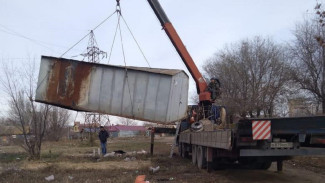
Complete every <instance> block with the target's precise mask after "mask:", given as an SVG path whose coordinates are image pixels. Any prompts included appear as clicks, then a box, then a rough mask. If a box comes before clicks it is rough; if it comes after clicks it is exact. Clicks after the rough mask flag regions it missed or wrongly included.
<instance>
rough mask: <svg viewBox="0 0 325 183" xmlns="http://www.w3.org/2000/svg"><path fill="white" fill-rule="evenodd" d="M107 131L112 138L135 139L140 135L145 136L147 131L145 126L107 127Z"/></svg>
mask: <svg viewBox="0 0 325 183" xmlns="http://www.w3.org/2000/svg"><path fill="white" fill-rule="evenodd" d="M105 129H106V130H107V131H108V133H109V134H110V137H134V136H138V135H145V133H146V130H147V129H146V127H144V126H126V125H115V126H105Z"/></svg>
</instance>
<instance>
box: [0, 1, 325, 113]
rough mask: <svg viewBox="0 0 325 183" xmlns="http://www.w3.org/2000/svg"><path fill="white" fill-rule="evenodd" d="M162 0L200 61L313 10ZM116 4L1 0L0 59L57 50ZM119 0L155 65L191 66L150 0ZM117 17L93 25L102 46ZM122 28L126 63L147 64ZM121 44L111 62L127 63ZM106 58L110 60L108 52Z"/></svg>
mask: <svg viewBox="0 0 325 183" xmlns="http://www.w3.org/2000/svg"><path fill="white" fill-rule="evenodd" d="M318 2H320V1H318ZM160 3H161V5H162V7H163V8H164V9H165V12H166V13H167V15H168V17H169V19H170V20H171V22H172V23H173V25H174V27H175V28H176V30H177V31H178V33H179V35H180V37H181V38H182V40H183V42H184V44H185V45H186V47H187V49H188V51H189V52H190V54H191V55H192V57H193V59H194V61H195V62H196V64H197V65H198V67H199V69H201V66H202V64H203V63H204V61H206V60H207V59H208V58H209V57H211V56H212V55H213V54H214V53H215V52H216V51H218V50H220V49H222V48H223V47H224V46H225V45H227V44H231V43H236V42H238V41H240V40H242V39H246V38H252V37H254V36H263V37H270V38H272V39H274V40H275V41H276V42H278V43H286V42H288V41H290V40H292V39H293V36H292V34H291V32H292V31H293V30H294V28H295V24H296V23H298V22H300V21H302V20H303V18H306V17H309V16H311V14H312V13H313V8H314V6H315V4H316V1H315V0H160ZM115 5H116V1H115V0H28V1H24V0H0V59H1V60H2V61H4V62H14V64H17V65H21V64H24V60H26V58H27V57H30V56H31V57H35V58H37V59H38V60H39V59H40V56H41V55H47V56H55V57H59V56H61V55H62V53H64V52H65V51H66V50H67V49H68V48H69V47H70V46H72V45H73V44H75V43H76V42H77V41H78V40H80V39H81V38H82V37H83V36H84V35H86V34H87V33H88V32H89V31H90V30H91V29H93V28H94V27H95V26H97V25H98V24H99V23H100V22H101V21H103V20H104V19H105V18H107V17H108V16H109V15H110V14H112V13H113V12H114V11H115ZM121 7H122V14H123V16H124V18H125V19H126V21H127V23H128V25H129V26H130V28H131V30H132V31H133V33H134V36H135V37H136V39H137V41H138V42H139V44H140V46H141V47H142V49H143V51H144V53H145V55H146V57H147V58H148V60H149V63H150V65H151V67H158V68H170V69H183V70H186V67H185V66H184V64H183V63H182V60H181V59H180V57H179V56H178V54H177V52H176V51H175V49H174V47H173V46H172V44H171V43H170V41H169V39H168V37H167V36H166V34H165V32H164V31H162V30H161V26H160V23H159V21H158V20H157V18H156V16H155V14H154V13H153V11H152V9H151V8H150V6H149V4H148V3H147V0H121ZM116 19H117V18H116V16H113V17H112V18H111V19H109V20H108V21H106V22H105V23H104V24H103V25H101V26H100V27H99V28H98V29H97V30H96V31H95V36H96V39H97V42H98V45H99V47H100V48H101V49H102V50H104V51H106V52H109V50H110V47H111V44H112V40H113V36H114V30H115V26H116V22H117V21H116ZM122 31H123V39H124V46H125V51H126V62H127V64H128V65H133V66H147V64H146V62H145V60H144V59H143V57H142V55H141V52H140V51H139V50H138V49H137V46H136V44H135V43H134V41H133V40H132V37H131V36H130V34H129V33H128V31H127V29H126V27H125V25H123V24H122ZM26 38H27V39H26ZM87 42H88V38H86V39H85V40H84V41H82V42H81V43H80V44H78V45H77V46H76V47H75V49H73V50H71V51H70V52H68V53H67V54H66V55H65V56H64V57H65V58H74V59H81V58H82V57H74V56H77V55H79V54H80V53H83V52H84V50H85V49H86V47H87ZM120 50H121V46H120V43H119V41H118V40H116V44H115V46H114V49H113V53H112V59H111V62H110V64H116V65H123V59H122V54H121V51H120ZM102 63H107V59H104V60H102ZM38 64H39V63H38ZM190 90H191V91H190V94H191V93H194V92H195V91H194V82H193V80H192V79H191V82H190ZM0 94H1V96H0V98H1V99H0V102H1V103H0V104H2V105H4V104H5V101H4V99H3V98H4V97H3V93H0ZM0 109H1V108H0ZM0 115H1V113H0Z"/></svg>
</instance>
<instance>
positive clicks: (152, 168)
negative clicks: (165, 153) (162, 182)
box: [149, 166, 160, 173]
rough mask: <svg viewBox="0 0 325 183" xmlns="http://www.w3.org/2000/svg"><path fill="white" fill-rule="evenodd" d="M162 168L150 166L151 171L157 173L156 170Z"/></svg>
mask: <svg viewBox="0 0 325 183" xmlns="http://www.w3.org/2000/svg"><path fill="white" fill-rule="evenodd" d="M159 169H160V166H157V167H156V168H154V167H152V166H151V167H149V171H150V172H151V173H156V172H158V170H159Z"/></svg>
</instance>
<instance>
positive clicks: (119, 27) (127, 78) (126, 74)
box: [116, 0, 134, 119]
mask: <svg viewBox="0 0 325 183" xmlns="http://www.w3.org/2000/svg"><path fill="white" fill-rule="evenodd" d="M116 1H117V2H118V1H119V0H116ZM116 7H119V10H117V14H118V22H117V28H118V30H119V34H120V40H121V49H122V55H123V62H124V69H125V79H126V83H127V87H128V92H129V97H130V103H131V112H132V117H133V119H134V111H133V107H134V106H133V99H132V95H131V89H130V82H129V77H128V69H127V65H126V57H125V51H124V44H123V36H122V29H121V24H120V17H121V16H122V13H121V9H120V8H121V7H120V5H119V2H118V5H117V6H116Z"/></svg>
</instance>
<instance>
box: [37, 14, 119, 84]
mask: <svg viewBox="0 0 325 183" xmlns="http://www.w3.org/2000/svg"><path fill="white" fill-rule="evenodd" d="M115 13H117V10H115V11H114V12H113V13H112V14H110V15H109V16H108V17H107V18H105V19H104V20H103V21H101V22H100V23H99V24H98V25H96V26H95V27H94V28H93V29H92V30H96V29H97V28H98V27H100V26H101V25H102V24H103V23H105V22H106V21H107V20H108V19H109V18H111V17H112V16H113V15H114V14H115ZM89 34H90V32H89V33H88V34H86V35H85V36H84V37H82V38H81V39H80V40H79V41H77V42H76V43H75V44H74V45H72V46H71V47H70V48H69V49H68V50H67V51H65V52H64V53H63V54H62V55H61V56H60V58H62V57H63V56H64V55H65V54H66V53H68V52H69V51H70V50H72V49H73V48H74V47H75V46H76V45H77V44H79V43H80V42H81V41H82V40H84V39H85V38H86V37H87V36H89ZM48 75H49V72H48V73H47V74H46V75H45V76H44V78H43V79H42V80H41V82H39V83H38V85H37V87H36V90H38V89H39V87H40V86H41V84H42V83H43V82H44V80H45V79H46V78H47V76H48Z"/></svg>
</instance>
